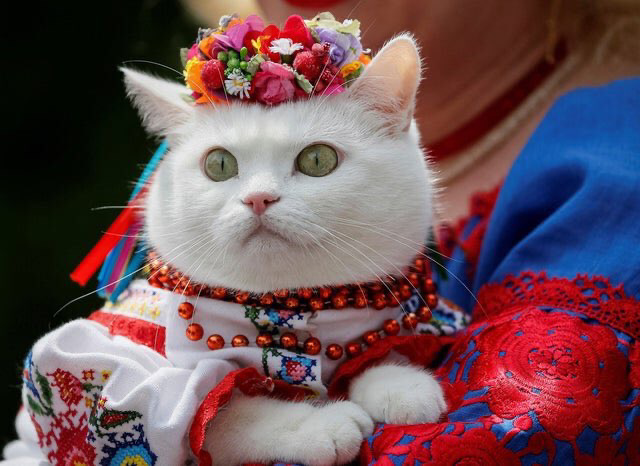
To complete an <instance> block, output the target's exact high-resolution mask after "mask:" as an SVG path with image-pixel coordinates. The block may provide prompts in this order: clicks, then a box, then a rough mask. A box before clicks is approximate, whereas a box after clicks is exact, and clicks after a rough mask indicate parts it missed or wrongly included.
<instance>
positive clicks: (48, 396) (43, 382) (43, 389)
mask: <svg viewBox="0 0 640 466" xmlns="http://www.w3.org/2000/svg"><path fill="white" fill-rule="evenodd" d="M36 382H38V385H39V386H40V393H41V394H42V398H43V399H44V401H45V402H46V403H47V405H48V406H51V403H52V402H53V393H52V392H51V386H50V385H49V381H48V380H47V378H46V377H45V376H44V375H42V374H41V373H40V372H38V370H37V369H36Z"/></svg>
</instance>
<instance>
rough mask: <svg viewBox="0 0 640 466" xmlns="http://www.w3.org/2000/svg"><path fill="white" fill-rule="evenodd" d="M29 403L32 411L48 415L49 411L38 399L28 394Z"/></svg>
mask: <svg viewBox="0 0 640 466" xmlns="http://www.w3.org/2000/svg"><path fill="white" fill-rule="evenodd" d="M27 403H28V404H29V409H30V410H31V412H33V413H35V414H38V415H39V416H46V415H47V413H46V412H45V410H44V409H42V407H41V406H40V405H39V404H38V402H37V401H36V400H34V399H33V398H31V395H27Z"/></svg>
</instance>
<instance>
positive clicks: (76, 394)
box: [47, 369, 84, 407]
mask: <svg viewBox="0 0 640 466" xmlns="http://www.w3.org/2000/svg"><path fill="white" fill-rule="evenodd" d="M47 375H51V376H52V377H53V379H54V380H55V383H53V384H52V385H53V386H54V387H58V391H59V392H60V399H62V401H64V403H65V404H66V405H67V406H69V407H70V406H72V405H76V404H78V402H79V401H80V400H81V399H82V397H83V396H84V395H83V388H84V387H83V385H82V382H80V380H78V379H77V378H76V377H75V376H74V375H73V374H72V373H71V372H67V371H63V370H62V369H56V371H55V372H54V373H53V374H47Z"/></svg>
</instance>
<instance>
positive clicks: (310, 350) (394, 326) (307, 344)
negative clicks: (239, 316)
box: [178, 278, 438, 360]
mask: <svg viewBox="0 0 640 466" xmlns="http://www.w3.org/2000/svg"><path fill="white" fill-rule="evenodd" d="M422 289H423V291H424V292H426V294H425V295H424V296H425V299H424V301H425V303H424V305H422V306H420V307H419V308H418V309H417V311H416V312H410V313H407V314H405V315H404V316H403V317H402V319H401V323H400V322H398V321H397V320H396V319H387V320H385V321H384V323H383V324H382V327H381V328H380V329H378V330H370V331H368V332H365V333H364V334H363V335H362V338H361V341H351V342H349V343H347V344H346V345H345V347H344V348H343V347H342V346H341V345H339V344H337V343H330V344H329V345H327V347H326V349H325V355H326V356H327V357H328V358H329V359H332V360H338V359H340V358H342V356H343V355H344V354H345V353H346V355H347V357H350V358H352V357H355V356H358V355H360V354H362V352H363V351H364V350H365V349H366V348H367V347H369V346H373V345H374V344H376V343H377V342H378V341H380V340H382V339H384V338H385V337H387V336H395V335H398V333H400V330H401V327H404V328H405V329H406V330H413V329H415V328H416V327H417V325H418V323H421V322H422V323H426V322H429V321H430V320H431V315H432V313H431V311H432V309H434V308H435V307H436V306H437V305H438V298H437V295H436V291H437V290H436V284H435V283H434V282H433V280H432V279H431V278H426V279H424V281H423V283H422ZM178 315H179V316H180V317H182V318H183V319H185V320H191V319H192V317H193V315H194V306H193V304H191V303H189V302H187V301H185V302H183V303H181V304H180V305H179V306H178ZM186 336H187V338H188V339H189V340H192V341H199V340H201V339H202V338H203V337H204V330H203V328H202V326H201V325H200V324H198V323H191V324H189V325H188V326H187V330H186ZM255 344H256V346H258V347H260V348H264V347H271V346H279V347H280V348H283V349H287V350H290V351H296V350H297V351H300V352H304V353H306V354H309V355H317V354H319V353H320V352H321V351H322V343H321V342H320V340H318V339H317V338H315V337H309V338H307V339H306V340H305V341H304V342H302V343H301V342H299V340H298V337H297V335H296V334H295V333H293V332H286V333H283V334H282V335H281V336H280V338H279V341H278V342H276V341H275V339H274V337H273V336H272V335H271V334H269V333H260V334H258V336H257V337H256V340H255ZM207 346H208V348H209V349H210V350H218V349H222V348H224V346H225V340H224V338H223V337H222V336H221V335H218V334H212V335H210V336H209V337H208V338H207ZM231 346H232V347H234V348H236V347H246V346H249V339H248V338H247V337H246V336H245V335H236V336H234V337H233V338H232V340H231Z"/></svg>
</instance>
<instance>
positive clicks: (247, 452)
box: [205, 395, 373, 466]
mask: <svg viewBox="0 0 640 466" xmlns="http://www.w3.org/2000/svg"><path fill="white" fill-rule="evenodd" d="M372 432H373V421H372V420H371V418H370V417H369V415H368V414H367V413H366V412H365V411H364V410H363V409H362V408H361V407H360V406H358V405H357V404H355V403H352V402H350V401H340V402H337V403H331V404H327V405H314V404H310V403H290V402H286V401H282V400H276V399H273V398H262V397H253V398H252V397H245V396H242V395H237V396H235V397H234V399H232V400H231V402H230V403H229V404H228V405H227V406H226V407H225V408H224V409H223V410H221V411H220V413H219V414H218V416H217V417H216V418H215V419H214V421H213V422H212V424H211V425H210V426H209V429H208V431H207V439H206V442H205V444H206V449H207V451H208V452H209V453H210V454H211V455H212V457H213V463H214V464H222V465H225V466H231V465H237V464H243V463H252V462H253V463H255V462H257V463H272V462H275V461H283V462H289V463H302V464H306V465H309V466H330V465H334V464H345V463H348V462H349V461H351V460H353V459H355V458H356V456H357V455H358V452H359V451H360V445H361V444H362V440H363V439H364V438H365V437H367V436H369V435H371V433H372Z"/></svg>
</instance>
